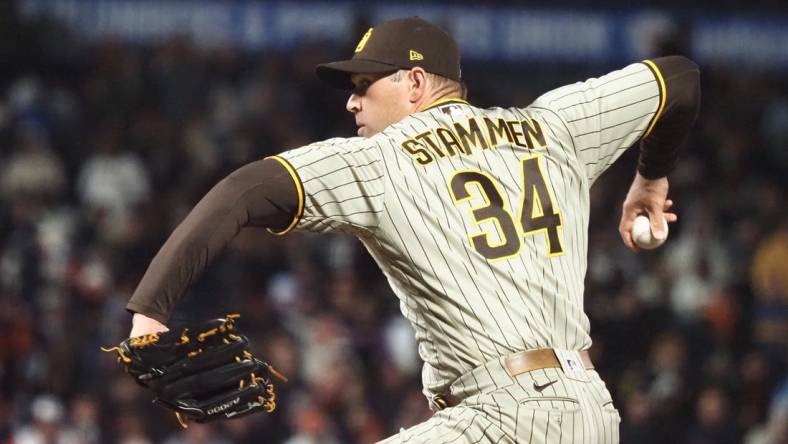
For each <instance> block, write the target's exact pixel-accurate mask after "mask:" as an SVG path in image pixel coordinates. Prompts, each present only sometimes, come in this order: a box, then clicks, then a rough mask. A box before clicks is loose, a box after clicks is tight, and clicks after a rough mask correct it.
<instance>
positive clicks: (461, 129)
mask: <svg viewBox="0 0 788 444" xmlns="http://www.w3.org/2000/svg"><path fill="white" fill-rule="evenodd" d="M482 121H483V123H482V125H479V122H478V121H477V120H476V118H475V117H471V118H470V119H468V120H467V122H466V123H465V124H464V125H463V124H462V123H460V122H455V123H454V129H453V130H452V129H450V128H434V129H430V130H429V131H425V132H423V133H421V134H418V135H417V136H415V137H413V138H410V139H407V140H405V141H404V142H402V148H403V149H405V151H406V152H407V153H408V154H409V155H410V157H411V158H413V160H415V161H416V162H418V163H420V164H421V165H427V164H429V163H431V162H432V161H434V160H435V159H436V157H437V158H438V159H442V158H445V157H454V156H457V155H458V154H461V155H465V156H469V155H471V154H472V150H473V148H482V149H488V148H498V147H499V146H501V145H516V146H519V147H522V148H528V149H531V150H538V149H544V148H545V147H546V144H545V137H544V133H543V132H542V125H541V124H540V123H539V121H538V120H536V119H528V118H525V119H523V120H504V119H501V118H499V119H496V120H493V119H490V118H488V117H484V118H483V119H482Z"/></svg>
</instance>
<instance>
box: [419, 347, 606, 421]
mask: <svg viewBox="0 0 788 444" xmlns="http://www.w3.org/2000/svg"><path fill="white" fill-rule="evenodd" d="M580 360H581V361H583V366H584V367H585V368H586V370H591V369H593V368H594V364H593V363H592V362H591V356H590V355H589V354H588V351H587V350H582V351H580ZM504 367H505V368H506V372H507V373H509V376H511V377H515V376H517V375H521V374H523V373H528V372H531V371H534V370H540V369H543V368H561V363H560V362H559V361H558V358H557V357H556V355H555V352H554V351H553V349H552V348H540V349H537V350H525V351H521V352H517V353H513V354H511V355H509V356H506V357H505V358H504ZM432 400H433V402H435V405H437V406H438V407H439V408H440V409H445V408H447V407H454V406H455V405H457V404H459V403H460V402H462V399H461V398H460V397H458V396H455V395H452V394H451V393H447V394H439V395H435V396H433V398H432Z"/></svg>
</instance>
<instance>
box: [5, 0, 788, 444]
mask: <svg viewBox="0 0 788 444" xmlns="http://www.w3.org/2000/svg"><path fill="white" fill-rule="evenodd" d="M657 4H659V5H660V6H659V7H658V8H657V6H656V5H657ZM595 5H603V9H601V10H599V11H597V10H592V9H590V8H589V7H588V6H584V5H583V4H582V2H574V3H573V2H549V3H548V2H531V3H529V6H527V7H522V6H516V5H514V2H504V1H484V2H481V3H479V2H452V3H450V4H449V3H446V4H443V3H427V4H424V3H421V2H418V3H417V2H412V3H407V2H406V3H405V4H402V3H398V4H396V5H395V4H393V3H377V2H356V3H352V2H343V3H289V2H241V1H238V2H215V3H214V2H207V1H201V2H197V1H194V2H187V1H178V2H172V1H168V2H150V1H149V2H128V1H126V2H121V1H114V2H99V1H82V2H80V1H76V0H71V1H66V0H62V1H57V0H27V1H19V2H10V1H8V2H1V3H0V60H2V62H0V202H1V205H0V443H4V444H5V443H16V444H21V443H34V442H35V443H38V442H53V443H85V444H92V443H124V444H132V443H134V444H142V443H154V442H155V443H159V442H163V443H167V444H176V443H179V444H180V443H183V444H186V443H259V442H272V443H288V444H301V443H356V442H358V443H367V442H373V441H375V440H377V439H380V438H383V437H385V436H387V435H389V434H391V433H393V432H394V431H396V430H398V428H399V427H406V426H408V425H412V424H415V423H417V422H419V421H421V420H423V419H424V418H426V417H427V416H428V415H429V411H428V410H427V408H426V402H425V400H424V398H423V397H422V395H421V393H420V384H419V368H420V364H419V362H418V358H417V356H416V355H415V345H414V343H413V339H412V331H411V330H410V327H409V326H408V325H407V324H405V322H404V321H403V320H402V318H401V316H400V315H399V311H398V305H397V301H396V299H395V297H394V296H393V294H392V293H391V291H390V289H389V288H388V286H387V284H386V282H385V280H384V279H383V277H382V275H381V273H380V272H379V271H378V270H377V268H376V267H375V265H374V264H373V263H372V262H371V260H370V259H369V258H368V257H367V255H366V252H365V251H364V250H363V248H362V247H361V245H360V244H359V243H358V242H356V241H355V240H353V239H349V238H344V237H329V236H321V237H317V236H309V235H300V234H299V235H289V236H285V237H282V238H277V237H273V236H270V235H267V234H266V233H264V232H262V231H260V230H245V231H244V233H243V234H242V235H241V236H240V238H239V239H238V240H237V241H235V242H234V243H233V245H232V247H231V248H230V249H229V250H228V251H227V252H226V253H225V254H223V255H222V256H221V258H220V259H219V260H218V261H217V262H216V263H215V264H214V266H213V267H212V268H211V269H210V270H209V272H208V273H207V274H206V276H205V277H204V278H203V279H202V280H201V281H200V282H199V283H198V284H197V285H196V286H195V287H194V288H193V289H192V290H191V291H190V293H189V296H188V298H187V299H186V300H185V301H184V303H182V304H181V306H180V309H179V310H178V312H177V313H176V314H175V316H174V322H175V323H177V322H178V321H183V320H187V319H202V318H206V317H216V316H220V315H222V314H225V313H228V312H238V313H242V314H243V318H242V320H241V322H242V325H243V327H244V328H245V329H247V330H248V331H249V332H250V333H251V336H252V340H253V343H254V344H255V348H256V349H257V351H258V353H259V354H260V355H262V356H263V357H264V358H265V359H267V360H270V362H272V363H274V364H275V366H276V367H277V368H278V369H279V370H280V371H282V372H283V373H285V374H286V375H288V376H289V377H290V380H291V382H290V383H289V384H280V389H279V397H278V399H279V400H280V404H279V407H278V409H277V411H276V412H275V414H273V415H254V416H253V417H251V418H247V419H243V420H238V421H230V422H225V423H221V424H214V425H211V426H196V425H195V426H191V427H190V428H189V429H187V430H185V431H181V430H180V429H179V427H178V426H177V422H176V421H175V418H174V417H173V416H172V415H170V414H167V413H166V411H165V410H162V409H160V408H158V407H156V406H153V405H151V404H150V400H149V398H148V397H147V394H146V393H145V392H143V391H142V390H141V389H139V388H138V387H137V386H136V385H135V384H134V383H133V382H132V381H131V380H130V378H128V377H127V376H125V375H123V374H122V373H121V372H120V371H119V370H118V368H117V366H116V365H115V362H114V358H113V357H112V356H111V355H108V354H102V353H100V352H99V346H101V345H106V344H112V343H115V342H117V341H119V340H121V339H122V338H123V337H124V336H125V335H126V334H127V332H128V329H129V326H130V316H129V315H128V313H126V312H125V311H124V305H125V303H126V301H127V300H128V298H129V296H130V294H131V292H132V291H133V289H134V286H135V285H136V283H137V282H138V280H139V278H140V276H141V274H142V273H143V272H144V270H145V267H146V266H147V264H148V261H149V260H150V259H151V258H152V256H153V255H154V254H155V252H156V251H157V250H158V248H159V247H160V245H161V243H162V242H163V240H164V239H165V238H166V236H167V234H168V233H169V232H170V231H171V230H172V229H173V228H174V226H175V225H176V224H177V223H178V221H180V220H181V219H182V218H183V217H184V215H185V214H186V212H188V210H189V209H190V208H191V206H192V205H193V204H194V203H195V202H196V201H197V200H198V199H199V198H200V197H201V196H202V195H203V193H205V192H206V191H207V190H208V189H209V188H210V187H211V186H212V185H213V184H214V183H216V182H217V181H218V180H219V179H220V178H221V177H223V176H224V175H226V174H227V173H228V172H230V171H232V170H233V169H234V168H236V167H238V166H240V165H242V164H244V163H245V162H248V161H250V160H253V159H258V158H260V157H263V156H265V155H269V154H273V153H276V152H279V151H282V150H285V149H289V148H293V147H297V146H300V145H303V144H305V143H308V142H310V141H314V140H320V139H324V138H328V137H332V136H349V135H352V133H353V123H352V118H351V116H350V115H349V114H347V113H346V112H344V103H345V100H346V96H345V94H343V93H341V92H336V91H331V90H328V89H327V88H325V87H323V86H322V85H320V84H319V83H318V82H317V81H316V79H315V77H314V75H313V67H314V65H315V64H316V63H318V62H321V61H325V60H327V59H330V58H332V57H343V56H346V55H347V53H348V48H352V47H353V46H354V45H355V41H356V39H357V38H358V36H360V35H361V34H363V32H364V30H366V28H367V27H368V26H369V23H370V21H372V22H375V21H377V20H378V19H379V18H381V17H386V16H389V15H392V14H393V15H408V14H412V13H419V14H422V15H424V16H426V17H429V18H432V19H435V20H437V21H438V22H439V23H443V24H444V26H446V27H448V28H449V29H451V30H452V32H454V33H455V34H457V35H458V39H459V40H460V43H461V46H462V47H463V49H464V50H465V52H466V61H465V63H464V66H463V73H464V77H465V79H466V82H467V83H468V85H469V87H470V101H471V102H472V103H474V104H477V105H480V106H493V105H500V106H514V105H520V106H524V105H527V104H528V103H530V102H531V101H532V100H533V99H534V98H535V97H536V96H537V95H538V94H540V93H541V92H544V91H546V90H547V89H549V88H552V87H555V86H559V85H561V84H564V83H567V82H571V81H576V80H579V79H584V78H586V77H590V76H594V75H597V74H602V73H604V72H606V71H607V70H609V69H612V68H615V67H617V66H621V65H624V64H626V63H628V62H630V61H636V60H640V59H642V58H644V57H653V56H658V55H662V54H667V53H682V54H686V55H688V56H690V57H692V58H693V59H695V60H696V61H698V62H699V63H700V65H701V69H702V89H703V105H702V112H701V116H700V119H699V122H698V125H697V128H696V130H695V131H693V135H692V137H691V140H690V141H689V144H688V149H687V152H686V155H685V156H684V157H683V159H682V161H681V164H680V166H679V168H678V170H677V171H676V172H675V173H674V174H673V175H672V176H671V194H672V196H673V198H674V200H675V201H676V202H677V210H678V213H679V222H678V223H677V224H675V225H674V226H673V227H672V228H671V236H670V239H669V241H668V243H667V244H666V245H665V246H664V247H663V248H661V249H658V250H656V251H654V252H647V253H642V254H639V255H637V256H634V255H633V254H631V253H630V252H628V251H627V250H625V248H624V247H623V245H622V244H621V242H620V240H619V237H618V233H617V226H618V217H619V210H620V204H621V202H622V201H623V198H624V196H625V194H626V191H627V187H628V184H629V181H630V180H631V177H632V171H633V167H634V162H635V158H636V150H630V152H629V153H628V154H627V155H625V157H624V158H622V160H621V161H619V162H618V163H617V164H616V165H615V166H614V167H613V168H611V170H609V171H608V172H607V174H605V175H604V176H603V177H602V179H601V180H600V181H599V182H598V183H597V185H596V186H595V188H594V189H593V193H592V197H593V207H592V217H591V228H590V236H591V237H590V240H591V241H590V245H589V270H588V277H587V280H586V285H587V293H586V308H587V311H588V313H589V315H590V317H591V320H592V335H593V339H594V347H593V349H592V351H593V355H594V361H595V363H596V364H597V368H598V370H599V371H600V373H601V374H602V376H603V378H604V379H605V380H606V381H607V383H608V386H609V387H610V389H611V391H612V393H613V396H614V398H615V400H616V405H617V406H618V408H619V410H620V411H621V413H622V417H623V423H622V429H621V433H622V441H623V442H625V443H630V442H632V443H663V442H677V443H684V442H686V443H695V444H701V443H736V442H745V443H748V444H767V443H786V442H788V376H787V372H786V365H788V211H787V210H786V208H785V204H786V183H787V181H788V179H787V178H786V175H785V174H784V173H785V172H786V170H787V169H788V83H786V82H785V78H786V71H788V43H787V42H788V7H786V6H784V2H781V1H748V2H743V1H735V0H728V1H723V2H711V1H706V2H691V4H688V3H687V2H680V1H669V2H649V3H648V4H647V5H648V7H647V8H645V9H641V8H634V7H633V6H632V5H630V4H629V3H628V2H623V1H615V0H608V1H604V2H599V3H595ZM157 8H158V9H157ZM146 14H147V15H146ZM255 14H256V15H255ZM217 17H218V18H222V17H224V19H222V20H224V21H221V20H219V21H212V20H213V19H216V18H217ZM228 17H229V18H228ZM255 17H258V18H260V20H259V21H258V22H256V21H255ZM239 20H240V21H239ZM525 20H527V23H528V25H529V26H520V23H523V22H522V21H525ZM217 23H219V24H220V25H221V24H223V25H224V26H216V24H217ZM235 25H238V26H235ZM518 33H520V34H518ZM523 42H527V44H526V43H523ZM36 434H39V435H40V436H47V437H49V438H50V439H51V440H50V441H42V440H38V441H36V440H35V439H32V440H31V437H34V436H35V435H36Z"/></svg>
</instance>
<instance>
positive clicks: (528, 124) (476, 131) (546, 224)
mask: <svg viewBox="0 0 788 444" xmlns="http://www.w3.org/2000/svg"><path fill="white" fill-rule="evenodd" d="M459 102H461V101H448V102H445V103H439V104H437V105H435V106H433V107H431V108H428V109H427V110H425V111H422V112H419V113H415V114H412V115H410V116H408V117H406V118H405V119H403V120H402V121H400V122H398V123H396V124H393V125H391V126H390V127H388V128H387V129H386V130H384V131H383V132H381V133H379V134H377V135H375V136H373V137H371V138H350V139H342V138H337V139H330V140H327V141H324V142H318V143H315V144H312V145H309V146H306V147H302V148H299V149H295V150H292V151H288V152H285V153H283V154H281V155H280V156H277V157H278V158H279V159H280V160H281V159H284V160H285V161H286V162H283V163H284V164H285V165H286V166H287V167H288V169H292V170H294V171H291V173H293V174H294V176H295V180H296V184H297V186H298V187H299V194H300V196H301V201H302V205H301V208H300V209H299V213H300V214H299V215H297V217H296V219H295V220H294V221H293V224H291V227H290V228H289V229H292V228H296V229H300V230H308V231H315V232H345V233H352V234H354V235H356V236H357V237H359V238H360V239H361V241H362V242H363V243H364V245H365V246H366V247H367V249H368V250H369V252H370V253H371V254H372V256H373V257H374V259H375V261H377V263H378V265H379V266H380V267H381V268H382V270H383V272H384V273H385V275H386V276H387V278H388V280H389V282H390V284H391V286H392V288H393V289H394V292H395V293H396V295H397V296H398V297H399V299H400V307H401V309H402V312H403V314H404V315H405V317H406V318H407V319H408V320H410V322H411V323H412V324H413V327H414V328H415V331H416V339H417V342H418V344H419V354H420V356H421V357H422V359H423V360H424V362H425V364H424V370H423V374H422V376H423V383H424V387H425V391H427V392H432V393H436V392H441V391H443V390H445V389H446V387H447V386H448V384H450V383H451V382H452V381H454V380H455V379H456V378H457V377H459V376H460V375H462V374H464V373H466V372H468V371H470V370H471V369H473V368H476V367H478V366H479V365H481V364H483V363H484V362H486V361H489V360H491V359H494V358H496V357H499V356H502V355H506V354H509V353H512V352H516V351H520V350H524V349H534V348H545V347H552V348H561V349H570V350H583V349H587V348H589V347H590V346H591V338H590V336H589V321H588V318H587V316H586V315H585V313H584V312H583V281H584V276H585V272H586V252H587V243H588V240H587V234H588V218H589V187H590V186H591V184H593V182H594V181H595V180H596V179H597V178H598V177H599V175H600V174H601V173H602V172H604V171H605V169H606V168H607V167H608V166H610V165H611V164H612V163H613V162H614V161H615V160H616V159H617V158H618V157H619V156H620V155H621V154H622V153H623V151H624V150H625V149H626V148H628V147H630V146H631V145H632V144H633V143H634V142H635V141H637V140H638V139H639V138H640V137H641V136H643V135H644V133H646V132H647V131H649V130H650V128H651V126H653V124H654V122H656V120H657V119H658V117H659V113H660V112H661V109H662V107H663V106H664V85H663V84H662V81H661V75H660V74H659V71H658V69H657V68H656V66H655V65H653V64H652V63H651V62H648V61H647V62H644V63H636V64H632V65H630V66H627V67H626V68H624V69H622V70H619V71H614V72H611V73H609V74H607V75H605V76H602V77H600V78H597V79H590V80H588V81H586V82H580V83H576V84H573V85H568V86H564V87H562V88H558V89H556V90H553V91H550V92H548V93H547V94H544V95H543V96H541V97H540V98H538V99H537V100H536V101H535V102H534V103H533V104H531V105H530V106H528V107H527V108H509V109H502V108H491V109H479V108H476V107H473V106H471V105H469V104H466V103H464V102H462V103H459Z"/></svg>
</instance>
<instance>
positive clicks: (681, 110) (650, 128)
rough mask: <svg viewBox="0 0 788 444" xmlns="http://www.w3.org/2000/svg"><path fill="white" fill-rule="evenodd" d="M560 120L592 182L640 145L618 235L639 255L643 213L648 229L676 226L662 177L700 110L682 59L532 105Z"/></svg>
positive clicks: (689, 65) (636, 67)
mask: <svg viewBox="0 0 788 444" xmlns="http://www.w3.org/2000/svg"><path fill="white" fill-rule="evenodd" d="M534 106H535V107H536V108H543V109H546V110H547V111H548V113H553V114H554V115H556V116H558V118H559V120H561V121H562V123H563V124H564V128H565V129H566V133H565V134H566V138H567V139H568V141H571V146H572V147H573V148H574V150H575V153H576V155H577V159H578V161H579V163H580V164H581V166H582V167H583V168H584V169H585V172H586V177H587V178H588V180H589V182H590V183H593V182H594V181H595V180H596V179H597V178H598V177H599V176H600V175H601V174H602V173H603V172H604V171H605V170H606V169H607V168H608V167H609V166H610V165H612V164H613V162H615V160H616V159H618V157H619V156H620V155H621V154H623V152H624V151H625V150H626V149H627V148H629V147H630V146H632V145H633V144H634V143H635V142H636V141H638V140H639V141H640V157H639V159H638V166H637V173H636V175H635V179H634V181H633V182H632V186H631V187H630V190H629V193H628V194H627V198H626V200H625V201H624V205H623V208H622V215H621V221H620V223H619V232H620V234H621V238H622V240H623V241H624V244H625V245H626V246H627V247H628V248H630V249H632V250H634V251H637V247H636V246H635V244H634V242H633V241H632V237H631V234H630V230H631V228H632V224H633V222H634V220H635V217H637V216H638V215H639V214H647V215H648V216H649V219H650V220H651V225H652V230H653V231H654V233H655V235H657V236H658V237H659V236H660V235H663V233H662V219H663V217H664V218H665V219H667V221H668V222H674V221H675V220H676V218H677V216H676V214H675V213H670V212H668V210H669V209H670V207H671V205H672V202H671V201H670V200H669V199H668V198H667V193H668V180H667V177H666V176H667V175H668V173H670V172H671V171H672V170H673V168H674V167H675V165H676V162H677V160H678V157H679V148H680V147H681V146H682V144H683V143H684V141H685V140H686V138H687V136H688V134H689V131H690V128H691V127H692V125H693V124H694V122H695V119H696V118H697V115H698V110H699V108H700V71H699V69H698V66H697V65H696V64H695V63H694V62H692V61H691V60H689V59H688V58H686V57H681V56H669V57H660V58H655V59H651V60H645V61H643V62H642V63H635V64H632V65H629V66H627V67H625V68H624V69H621V70H619V71H614V72H611V73H609V74H607V75H604V76H602V77H600V78H597V79H589V80H587V81H585V82H579V83H576V84H574V85H567V86H565V87H562V88H559V89H557V90H554V91H551V92H549V93H547V94H545V95H543V96H542V97H540V98H539V99H538V100H537V101H536V102H535V104H534Z"/></svg>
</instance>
